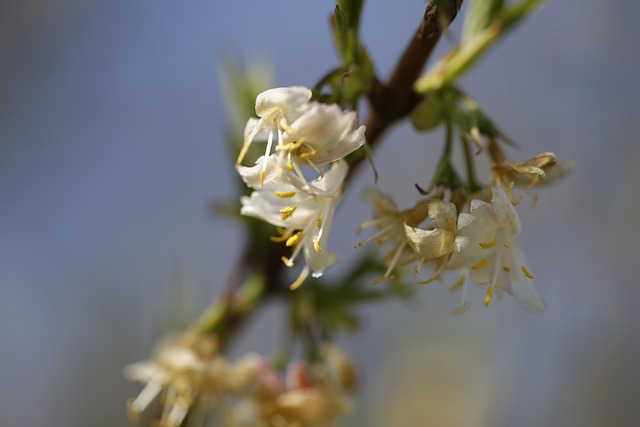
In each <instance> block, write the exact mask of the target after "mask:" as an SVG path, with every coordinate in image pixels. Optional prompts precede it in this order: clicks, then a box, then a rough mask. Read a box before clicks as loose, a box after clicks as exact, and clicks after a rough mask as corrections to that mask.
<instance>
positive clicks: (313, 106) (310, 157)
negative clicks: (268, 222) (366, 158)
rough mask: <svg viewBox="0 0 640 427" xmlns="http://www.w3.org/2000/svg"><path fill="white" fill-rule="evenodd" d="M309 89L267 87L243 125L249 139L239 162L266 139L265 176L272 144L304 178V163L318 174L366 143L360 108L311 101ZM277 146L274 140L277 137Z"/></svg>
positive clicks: (261, 176)
mask: <svg viewBox="0 0 640 427" xmlns="http://www.w3.org/2000/svg"><path fill="white" fill-rule="evenodd" d="M311 94H312V93H311V90H310V89H308V88H306V87H300V86H297V87H286V88H275V89H270V90H267V91H265V92H263V93H261V94H260V95H258V97H257V99H256V114H257V115H258V116H259V117H260V119H249V121H248V122H247V125H246V127H245V143H244V145H243V147H242V150H241V151H240V154H239V155H238V159H237V163H238V164H240V163H241V162H242V160H243V159H244V157H245V155H246V153H247V151H248V149H249V146H250V145H251V143H252V142H253V141H254V140H258V139H262V140H264V139H266V141H267V146H266V149H265V154H264V156H263V157H262V160H261V162H260V163H261V167H260V168H259V174H258V177H259V179H260V185H261V186H263V185H264V184H265V181H266V179H265V178H266V175H267V172H268V171H267V168H268V159H269V158H270V154H271V152H272V149H275V151H277V152H278V153H279V157H280V159H281V160H283V163H276V164H275V166H278V167H282V166H283V165H286V168H287V170H289V171H295V173H296V174H297V176H298V178H299V179H300V180H301V181H303V182H304V183H306V179H305V177H304V174H303V172H302V170H301V169H300V167H301V166H310V167H313V168H314V169H316V170H317V171H318V172H319V173H320V174H322V173H323V170H322V169H321V168H320V166H321V165H324V164H327V163H330V162H333V161H337V160H339V159H342V158H343V157H345V156H346V155H348V154H349V153H351V152H353V151H355V150H356V149H358V148H359V147H361V146H362V145H363V144H364V143H365V138H364V130H365V127H364V126H360V127H359V128H357V129H356V123H357V114H356V113H355V112H353V111H352V112H344V111H342V110H341V109H340V107H339V106H337V105H327V104H320V103H317V102H309V100H310V99H311ZM276 140H277V143H276V146H275V148H274V142H276Z"/></svg>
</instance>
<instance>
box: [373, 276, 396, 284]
mask: <svg viewBox="0 0 640 427" xmlns="http://www.w3.org/2000/svg"><path fill="white" fill-rule="evenodd" d="M394 277H395V276H387V275H384V276H382V277H380V278H377V279H376V280H374V281H373V282H371V286H374V285H377V284H378V283H381V282H386V281H389V280H393V279H394Z"/></svg>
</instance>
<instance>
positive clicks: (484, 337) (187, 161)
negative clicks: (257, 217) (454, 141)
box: [0, 0, 640, 427]
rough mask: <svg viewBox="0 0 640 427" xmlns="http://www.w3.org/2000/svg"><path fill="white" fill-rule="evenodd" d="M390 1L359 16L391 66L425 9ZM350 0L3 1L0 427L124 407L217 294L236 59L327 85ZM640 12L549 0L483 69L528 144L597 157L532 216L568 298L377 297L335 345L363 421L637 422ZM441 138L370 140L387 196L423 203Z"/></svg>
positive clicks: (348, 231)
mask: <svg viewBox="0 0 640 427" xmlns="http://www.w3.org/2000/svg"><path fill="white" fill-rule="evenodd" d="M393 3H394V2H383V1H380V0H370V1H369V2H367V5H366V9H365V13H364V16H363V19H362V22H363V24H362V26H363V28H362V38H363V40H364V43H365V44H366V45H367V47H368V48H369V50H370V53H371V56H372V57H373V58H374V61H375V64H376V67H377V70H378V73H379V75H381V76H387V75H388V74H389V72H390V70H391V68H392V65H393V64H394V62H395V61H396V60H397V57H398V55H399V53H400V52H401V49H402V48H403V47H404V45H405V43H406V42H407V40H408V39H409V37H410V36H411V34H412V32H413V31H414V30H415V28H416V26H417V24H418V22H419V19H420V16H421V14H422V13H423V10H424V2H423V1H420V0H406V1H404V2H402V5H399V4H400V2H395V3H396V5H394V4H393ZM332 9H333V3H332V2H330V1H323V2H321V1H291V0H289V1H283V0H272V1H269V2H264V1H243V2H231V1H226V2H223V1H221V0H209V1H180V2H177V1H164V0H154V1H135V2H133V1H125V0H110V1H100V0H88V1H87V0H85V1H80V0H58V1H55V2H50V1H43V0H21V1H20V2H12V3H10V2H2V3H1V4H0V384H1V387H0V425H2V426H3V427H22V426H39V425H47V426H50V427H58V426H59V427H68V426H89V425H91V426H96V427H100V426H114V425H125V423H126V421H125V420H126V418H125V409H124V403H125V401H126V400H127V399H128V398H130V397H132V396H135V394H136V393H137V392H138V391H139V389H140V386H139V385H138V384H133V383H130V382H128V381H127V380H126V379H124V377H123V375H122V368H123V366H125V365H126V364H128V363H132V362H135V361H137V360H141V359H144V358H146V357H147V355H148V354H149V351H150V348H151V346H152V345H153V343H154V342H155V341H156V340H157V339H158V338H159V337H160V336H162V335H163V334H164V333H165V332H167V331H168V330H169V329H171V328H177V327H180V326H183V325H185V324H187V323H188V322H189V321H190V320H192V319H193V318H194V317H195V316H196V315H197V314H198V313H199V312H200V311H201V310H202V309H203V308H204V307H205V306H206V305H207V302H208V301H209V300H211V299H212V298H214V297H215V296H216V295H217V291H218V289H219V287H220V286H221V285H222V283H223V282H224V279H225V277H226V274H227V273H228V271H229V269H230V267H229V266H230V265H231V264H233V262H234V256H235V254H236V253H237V252H238V251H239V249H240V245H241V243H242V235H241V233H240V229H239V228H238V227H236V226H235V225H232V224H231V223H229V222H226V221H224V220H222V219H220V218H215V217H214V216H212V215H211V212H210V204H211V202H213V201H216V200H228V199H230V198H233V197H235V195H234V192H233V185H232V184H233V181H232V174H233V165H232V164H230V163H229V162H228V159H229V157H228V156H227V153H226V152H225V150H224V147H223V141H224V138H225V136H224V127H225V124H226V120H227V115H226V114H227V109H226V107H225V103H224V101H223V94H222V91H221V88H220V83H219V82H220V78H219V77H220V76H219V70H220V66H219V65H220V64H219V63H218V60H219V58H220V57H221V54H223V53H228V52H232V51H239V52H240V54H241V55H242V56H243V57H245V58H262V59H263V61H267V62H268V63H270V64H272V66H273V68H274V70H275V75H274V80H275V84H276V85H281V86H286V85H297V84H303V85H312V84H313V83H314V82H316V81H317V80H318V78H319V77H320V76H321V75H323V74H324V73H325V72H326V71H327V70H328V69H329V68H331V67H333V66H334V65H336V64H337V63H338V59H337V57H336V55H335V54H334V52H333V49H332V46H331V42H330V33H329V27H328V16H329V14H330V12H331V10H332ZM639 19H640V6H639V5H638V3H637V2H633V1H623V0H618V1H612V2H602V1H596V0H564V1H555V2H549V3H548V4H547V5H546V6H545V7H544V8H543V9H542V11H541V12H540V13H538V14H536V15H535V16H534V17H533V18H532V19H530V20H529V21H528V22H526V23H525V24H524V25H523V26H522V27H520V28H518V29H517V30H516V31H515V32H514V33H513V34H512V35H511V37H509V38H508V39H507V40H506V41H504V42H502V43H501V44H500V45H499V46H498V47H497V48H495V49H493V50H492V51H491V52H490V54H489V55H488V56H487V57H486V58H485V59H484V60H483V61H482V63H481V64H480V66H478V67H477V68H476V69H475V70H474V71H473V72H472V73H470V74H469V75H468V76H467V77H465V79H464V80H463V82H462V84H463V86H464V88H465V89H466V90H467V91H468V92H469V93H471V94H472V95H473V96H474V97H475V98H476V99H477V100H478V101H479V103H480V104H481V105H482V106H483V107H484V108H485V109H486V110H487V111H488V112H489V113H490V114H491V115H492V117H494V118H495V120H496V121H497V123H498V124H499V125H500V126H501V127H502V128H503V129H504V131H505V132H506V133H507V134H508V135H509V136H510V137H511V138H512V139H514V140H516V141H517V142H518V144H519V145H520V146H521V149H520V150H519V151H518V150H512V151H510V153H509V154H510V155H511V156H512V157H513V158H514V159H517V160H525V159H527V158H529V157H531V156H532V155H535V154H537V153H539V152H541V151H545V150H551V151H554V152H556V153H557V154H558V156H559V157H560V158H561V159H575V160H576V161H577V162H578V168H577V170H576V172H575V173H574V174H573V176H571V177H570V178H569V179H568V180H567V181H566V182H564V183H563V184H562V185H560V186H558V187H553V188H552V189H549V190H542V191H540V195H541V200H540V203H539V205H538V207H537V208H536V209H533V210H529V209H528V208H526V207H524V206H523V207H524V209H521V211H523V213H522V216H523V233H522V235H521V237H520V244H521V246H522V247H523V248H524V250H525V251H526V252H527V254H528V257H529V260H530V262H531V264H532V266H533V272H534V273H535V274H536V279H537V283H538V286H539V289H540V291H541V293H542V294H543V295H544V297H545V299H546V300H547V303H548V305H549V310H548V312H547V313H546V314H545V315H544V316H542V317H539V316H531V315H528V314H526V313H524V312H522V311H521V310H520V309H519V308H518V307H517V305H516V304H515V303H514V302H513V301H511V300H506V301H503V302H502V303H499V304H492V307H491V308H490V309H488V310H487V309H485V308H484V307H482V304H481V303H480V302H481V299H482V295H481V293H480V292H477V293H473V294H472V298H473V299H474V304H473V305H472V308H471V310H469V312H467V313H466V314H464V315H463V316H459V317H453V316H450V315H449V314H448V312H449V310H450V309H451V308H453V307H454V306H455V304H456V303H457V297H455V296H451V295H449V294H448V293H447V292H446V286H444V285H442V284H440V285H439V284H434V285H431V286H429V287H425V289H420V298H419V302H418V303H415V304H410V305H407V304H406V303H401V302H394V303H388V304H385V305H378V306H375V307H369V308H366V309H365V310H363V311H362V314H363V319H364V330H363V332H362V333H361V334H359V335H354V336H350V337H347V338H346V339H344V340H343V341H342V344H343V346H344V347H346V348H347V349H348V350H349V351H350V352H351V354H352V355H353V357H354V359H355V360H356V361H357V362H358V364H359V365H360V373H361V392H360V394H359V399H360V400H359V411H358V414H357V417H356V418H354V419H353V420H352V422H351V425H365V424H367V425H374V426H381V427H382V426H389V425H410V424H412V423H413V424H417V425H429V424H431V423H432V424H433V425H445V424H446V425H451V426H461V427H462V426H465V427H466V426H514V425H517V426H519V427H529V426H531V427H534V426H540V425H544V426H567V425H580V426H581V427H590V426H601V425H636V424H638V422H640V407H638V405H637V390H638V388H639V387H640V370H639V366H638V360H640V342H639V339H638V333H637V325H638V322H639V321H640V315H639V314H638V310H637V302H638V301H640V291H639V290H638V280H637V274H638V265H637V263H638V251H637V248H636V246H635V243H636V240H638V239H639V238H640V223H639V220H638V218H639V216H640V203H639V202H638V191H639V190H638V184H639V183H640V168H638V164H637V163H638V161H639V160H640V148H639V147H640V146H639V145H638V143H637V141H638V130H637V125H638V117H640V84H639V83H638V81H637V77H638V75H640V56H639V55H638V53H639V51H638V43H637V40H638V35H637V29H636V26H637V22H638V20H639ZM459 27H460V22H458V23H457V25H455V26H454V34H456V31H457V30H458V29H459ZM456 37H457V36H455V35H454V36H453V40H455V39H456ZM452 45H453V44H452V42H451V41H449V42H447V41H446V40H443V43H442V44H441V46H440V49H439V51H438V52H440V53H442V52H443V51H444V49H445V48H446V47H447V46H449V47H450V46H452ZM440 147H441V135H440V134H439V133H430V134H417V133H414V132H413V131H411V130H410V127H409V126H408V125H406V124H404V125H401V126H398V127H396V128H394V129H393V131H391V132H390V133H389V134H388V135H387V140H386V142H385V143H384V144H383V145H382V146H381V147H380V150H379V151H378V152H377V153H376V165H377V167H378V170H379V172H380V183H379V184H380V187H381V189H383V190H384V191H386V192H389V193H393V194H394V196H395V197H396V198H397V200H398V201H399V204H400V205H401V206H408V205H410V204H412V203H413V201H414V200H415V197H416V193H415V190H414V189H413V183H414V182H420V183H423V184H426V183H427V182H428V180H429V178H430V174H431V171H432V168H433V166H434V164H435V161H436V159H437V157H438V155H439V149H440ZM361 172H362V173H361V174H360V176H359V177H358V179H357V180H356V182H355V185H354V186H353V188H351V189H350V190H349V192H348V193H347V195H346V197H345V201H344V205H343V207H342V208H341V210H340V211H339V212H338V217H337V219H336V222H335V225H334V226H335V228H336V229H335V230H334V231H333V232H332V239H331V246H332V248H333V249H334V250H336V251H338V252H341V253H342V254H343V256H344V257H345V258H346V259H347V260H348V259H349V258H350V257H352V256H353V254H352V249H351V248H352V246H353V244H354V243H355V242H357V241H358V237H356V236H355V235H353V232H352V231H353V230H355V228H356V227H357V226H358V224H359V223H360V222H361V221H363V220H365V219H367V218H369V216H370V209H369V207H367V206H366V205H365V204H364V203H363V200H362V197H361V192H362V189H363V188H364V187H365V186H367V185H371V184H372V173H371V172H370V170H368V169H367V168H363V170H362V171H361ZM345 212H349V215H344V213H345ZM337 272H338V274H339V269H337ZM334 274H335V273H334ZM329 277H331V275H330V274H329ZM259 316H260V319H262V320H263V321H261V322H260V323H259V324H258V323H255V324H253V325H252V326H251V328H250V329H249V330H247V332H246V333H245V334H244V335H243V337H242V340H241V341H240V342H239V343H238V345H237V346H236V348H235V349H234V354H240V353H243V352H245V351H249V350H256V349H257V350H262V351H264V352H269V351H270V350H272V349H273V348H274V347H275V346H276V345H277V340H278V339H279V338H281V337H282V332H281V330H282V321H283V315H282V310H281V308H280V307H277V306H270V307H267V308H266V309H265V310H264V311H263V312H261V313H259ZM634 396H635V397H634Z"/></svg>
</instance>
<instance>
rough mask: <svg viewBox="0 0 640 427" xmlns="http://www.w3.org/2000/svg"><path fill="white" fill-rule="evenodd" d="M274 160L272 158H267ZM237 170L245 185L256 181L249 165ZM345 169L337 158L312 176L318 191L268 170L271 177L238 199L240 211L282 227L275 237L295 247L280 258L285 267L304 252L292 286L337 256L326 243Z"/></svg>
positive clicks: (337, 259)
mask: <svg viewBox="0 0 640 427" xmlns="http://www.w3.org/2000/svg"><path fill="white" fill-rule="evenodd" d="M276 161H277V159H274V158H271V159H270V160H269V161H268V162H276ZM238 170H239V171H240V173H241V175H242V176H243V178H245V182H247V184H248V185H250V186H252V187H254V188H256V186H257V185H259V183H258V182H256V177H255V174H254V173H251V172H250V171H249V168H246V169H242V168H241V167H239V168H238ZM276 170H277V169H276ZM347 170H348V165H347V163H346V162H344V161H339V162H336V163H334V164H333V165H332V167H331V169H329V170H328V171H327V172H326V173H325V174H324V175H323V176H322V177H320V178H318V179H316V180H314V181H313V182H312V184H313V187H314V188H316V189H318V191H319V194H316V193H315V192H314V193H308V192H305V191H302V190H300V188H298V187H296V186H295V185H293V183H292V182H291V180H290V179H289V176H288V174H286V173H277V172H273V173H272V172H270V174H272V177H271V178H272V179H270V180H269V181H268V182H266V183H265V185H264V187H262V188H260V187H258V188H257V189H256V191H254V192H253V193H252V194H251V196H250V197H243V198H242V199H241V202H242V210H241V211H240V213H241V214H242V215H248V216H252V217H255V218H259V219H261V220H263V221H265V222H268V223H269V224H272V225H275V226H276V227H280V228H281V236H280V237H279V238H276V239H274V240H276V241H283V242H285V244H286V245H287V246H292V247H294V250H293V254H292V255H291V257H289V258H283V262H284V263H285V264H286V265H287V266H288V267H291V266H293V262H294V260H295V259H296V257H297V256H298V255H299V254H300V253H301V252H302V254H303V255H304V258H305V262H306V265H305V267H304V268H303V270H302V272H301V273H300V276H299V277H298V279H296V281H295V282H294V283H293V284H292V285H291V289H296V288H297V287H298V286H300V285H301V284H302V283H303V282H304V280H305V279H306V278H307V276H308V275H309V273H310V272H312V276H313V277H320V276H322V274H323V272H324V270H325V269H326V268H328V267H331V266H332V265H334V264H335V263H337V262H338V261H339V260H340V255H339V254H337V253H332V252H328V251H327V250H326V245H327V239H328V237H329V230H330V228H331V223H332V221H333V214H334V211H335V208H336V205H337V204H338V202H339V200H340V196H341V193H342V182H343V181H344V178H345V176H346V174H347Z"/></svg>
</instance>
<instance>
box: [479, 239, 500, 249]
mask: <svg viewBox="0 0 640 427" xmlns="http://www.w3.org/2000/svg"><path fill="white" fill-rule="evenodd" d="M478 244H479V245H480V247H481V248H482V249H489V248H492V247H494V246H495V245H496V239H495V238H494V239H493V240H492V241H490V242H488V243H482V242H481V243H478Z"/></svg>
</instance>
